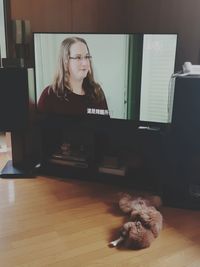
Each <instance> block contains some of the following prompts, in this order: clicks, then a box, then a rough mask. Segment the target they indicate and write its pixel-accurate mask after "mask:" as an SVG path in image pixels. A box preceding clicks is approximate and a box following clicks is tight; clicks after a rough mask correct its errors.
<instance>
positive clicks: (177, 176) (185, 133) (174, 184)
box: [163, 76, 200, 209]
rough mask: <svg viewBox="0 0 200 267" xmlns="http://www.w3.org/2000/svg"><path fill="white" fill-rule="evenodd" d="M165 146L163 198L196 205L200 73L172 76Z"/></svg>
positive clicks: (198, 205) (174, 203) (172, 203)
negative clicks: (169, 115) (168, 129)
mask: <svg viewBox="0 0 200 267" xmlns="http://www.w3.org/2000/svg"><path fill="white" fill-rule="evenodd" d="M166 147H167V148H166V151H167V158H166V173H165V175H164V176H165V178H164V180H163V198H164V202H165V203H166V204H169V205H170V206H175V207H182V208H194V209H200V76H185V77H177V78H176V81H175V88H174V101H173V112H172V124H171V131H170V134H169V138H168V140H167V145H166Z"/></svg>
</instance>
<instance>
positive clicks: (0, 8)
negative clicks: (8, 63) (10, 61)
mask: <svg viewBox="0 0 200 267" xmlns="http://www.w3.org/2000/svg"><path fill="white" fill-rule="evenodd" d="M0 54H1V57H2V58H5V57H6V33H5V17H4V5H3V0H0Z"/></svg>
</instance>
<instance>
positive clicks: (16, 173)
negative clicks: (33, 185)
mask: <svg viewBox="0 0 200 267" xmlns="http://www.w3.org/2000/svg"><path fill="white" fill-rule="evenodd" d="M34 177H35V172H34V167H30V166H29V167H26V168H22V167H21V168H20V167H16V166H13V162H12V160H9V161H8V162H7V163H6V165H5V166H4V168H3V169H2V170H1V172H0V178H34Z"/></svg>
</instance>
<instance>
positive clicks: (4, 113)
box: [0, 68, 38, 178]
mask: <svg viewBox="0 0 200 267" xmlns="http://www.w3.org/2000/svg"><path fill="white" fill-rule="evenodd" d="M33 78H34V77H33V69H26V68H0V131H4V132H5V131H7V132H11V145H12V161H8V162H7V164H6V166H5V167H4V168H3V170H2V171H1V173H0V177H4V178H11V177H27V175H30V167H29V166H30V165H31V166H32V165H33V164H34V161H35V160H37V159H34V157H35V155H36V154H38V153H37V152H38V151H37V149H38V147H37V146H36V145H35V143H37V140H35V135H36V134H37V133H36V129H35V127H34V125H33V117H34V116H33V115H34V107H35V95H34V93H35V91H34V79H33Z"/></svg>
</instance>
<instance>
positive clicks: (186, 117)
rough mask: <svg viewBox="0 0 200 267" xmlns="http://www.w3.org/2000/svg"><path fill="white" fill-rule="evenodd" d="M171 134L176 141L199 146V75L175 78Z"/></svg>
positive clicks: (189, 145) (194, 146) (193, 146)
mask: <svg viewBox="0 0 200 267" xmlns="http://www.w3.org/2000/svg"><path fill="white" fill-rule="evenodd" d="M172 134H173V135H174V136H176V137H177V140H176V141H177V142H182V144H187V146H188V147H192V148H194V149H196V148H197V147H198V149H199V148H200V138H199V136H200V76H194V77H192V76H185V77H178V78H176V81H175V90H174V101H173V112H172Z"/></svg>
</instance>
